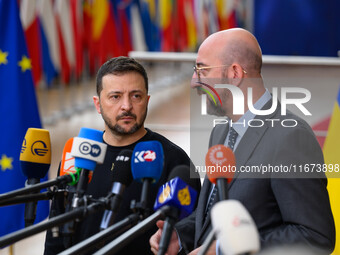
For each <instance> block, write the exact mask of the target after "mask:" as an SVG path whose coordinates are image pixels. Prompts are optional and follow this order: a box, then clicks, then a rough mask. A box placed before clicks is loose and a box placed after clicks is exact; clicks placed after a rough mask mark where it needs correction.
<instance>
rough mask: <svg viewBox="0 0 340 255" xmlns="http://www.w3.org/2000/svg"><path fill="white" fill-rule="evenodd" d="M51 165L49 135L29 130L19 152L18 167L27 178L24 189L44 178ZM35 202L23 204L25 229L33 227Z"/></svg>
mask: <svg viewBox="0 0 340 255" xmlns="http://www.w3.org/2000/svg"><path fill="white" fill-rule="evenodd" d="M50 164H51V141H50V133H49V132H48V130H46V129H40V128H29V129H28V130H27V131H26V135H25V138H24V141H23V143H22V147H21V152H20V166H21V171H22V173H23V174H24V175H25V176H26V177H27V181H26V183H25V187H30V186H33V185H34V184H37V183H39V182H40V179H41V178H44V177H45V175H46V174H47V172H48V169H49V168H50ZM36 209H37V202H28V203H26V204H25V216H24V217H25V227H27V226H30V225H33V223H34V220H35V217H36Z"/></svg>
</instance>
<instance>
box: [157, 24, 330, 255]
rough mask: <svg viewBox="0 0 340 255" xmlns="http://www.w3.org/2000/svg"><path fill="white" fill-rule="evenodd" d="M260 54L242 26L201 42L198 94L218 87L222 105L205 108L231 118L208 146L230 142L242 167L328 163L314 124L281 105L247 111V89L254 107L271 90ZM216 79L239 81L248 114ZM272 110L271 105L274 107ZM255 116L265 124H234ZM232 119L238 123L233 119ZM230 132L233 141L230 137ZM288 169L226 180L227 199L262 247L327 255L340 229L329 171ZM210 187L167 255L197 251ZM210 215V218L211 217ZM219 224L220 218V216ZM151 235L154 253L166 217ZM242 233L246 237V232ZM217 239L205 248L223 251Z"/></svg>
mask: <svg viewBox="0 0 340 255" xmlns="http://www.w3.org/2000/svg"><path fill="white" fill-rule="evenodd" d="M261 68H262V52H261V48H260V46H259V44H258V42H257V40H256V38H255V37H254V36H253V35H252V34H251V33H249V32H248V31H246V30H244V29H229V30H224V31H220V32H217V33H214V34H212V35H211V36H209V37H208V38H207V39H206V40H205V41H204V42H203V43H202V44H201V46H200V48H199V51H198V54H197V59H196V64H195V67H194V71H195V72H194V74H193V77H192V82H191V87H192V88H204V90H203V89H197V91H198V93H204V92H202V91H205V90H211V91H214V90H215V91H216V92H217V94H218V95H219V98H220V100H221V104H215V103H214V102H213V101H212V100H211V99H210V97H208V96H207V113H208V114H211V115H216V116H224V117H225V116H226V117H227V119H228V123H227V124H224V125H216V126H215V128H214V129H213V130H212V133H211V136H210V142H209V146H213V145H216V144H224V145H226V146H227V145H229V144H230V143H229V142H230V141H231V140H232V142H233V143H232V145H230V146H229V147H231V148H232V149H233V151H234V154H235V157H236V167H237V169H238V171H239V170H240V169H241V168H242V167H243V168H245V167H251V166H259V165H273V166H274V165H282V166H286V165H296V166H298V165H304V164H321V165H322V164H323V163H324V160H323V154H322V151H321V148H320V146H319V144H318V142H317V140H316V139H315V136H314V134H313V131H312V130H311V128H310V127H309V125H308V124H307V123H306V122H305V121H304V120H302V119H301V118H299V117H297V116H295V115H293V114H292V113H290V112H287V115H285V116H283V115H282V114H281V106H280V103H278V105H277V107H276V109H275V110H274V111H272V112H271V113H269V114H266V115H265V116H263V115H256V114H254V113H252V111H250V110H249V109H248V100H247V99H248V97H250V94H249V88H251V91H252V93H251V99H252V102H253V106H254V108H255V109H261V110H269V109H271V106H272V105H273V101H274V100H272V99H273V98H272V95H271V94H270V93H269V92H268V90H266V88H265V87H264V82H263V79H262V75H261ZM215 84H228V85H232V86H235V87H237V88H238V89H239V90H241V91H242V92H243V95H244V114H235V113H234V106H233V95H232V93H231V92H230V90H228V89H224V88H214V85H215ZM269 112H270V111H269ZM284 118H289V119H293V120H295V121H296V123H297V125H296V126H295V127H289V128H287V127H283V126H280V125H274V124H273V123H274V120H278V121H282V120H283V119H284ZM254 119H259V120H262V121H265V120H267V121H268V120H269V122H264V124H263V126H261V127H257V128H255V127H251V126H249V125H236V124H237V123H238V124H240V123H249V121H252V120H254ZM233 123H234V125H232V124H233ZM231 138H232V139H231ZM295 177H296V176H295V175H294V174H293V175H285V173H267V174H265V175H261V174H255V175H247V174H246V173H242V172H237V173H236V174H235V177H234V179H233V181H232V182H231V183H230V184H229V185H228V192H229V199H236V200H239V201H240V202H241V203H242V204H243V205H244V206H245V208H246V209H247V210H248V211H249V213H250V215H251V216H252V218H253V219H254V222H255V224H256V226H257V229H258V231H259V235H260V243H261V249H265V248H269V247H277V246H280V245H302V246H303V247H313V249H314V248H315V249H317V251H318V254H330V253H331V252H332V251H333V249H334V245H335V227H334V220H333V215H332V211H331V208H330V203H329V198H328V192H327V179H326V177H325V175H324V173H318V174H313V175H312V176H311V175H300V176H298V177H299V178H295ZM213 190H214V187H213V185H212V184H211V183H210V182H209V180H208V179H207V178H206V179H205V180H204V183H203V187H202V190H201V194H200V197H199V202H198V207H197V209H196V211H195V212H194V213H193V214H192V215H190V216H189V217H188V218H186V219H184V220H182V221H180V222H179V223H177V224H176V226H175V229H176V231H174V232H173V233H172V237H171V243H170V245H169V248H168V254H169V255H171V254H177V253H178V252H185V253H188V252H190V251H191V252H190V254H197V253H198V251H199V249H200V248H201V246H202V244H203V243H204V241H205V240H206V238H207V236H208V235H209V233H210V232H211V229H212V227H211V222H210V211H209V204H210V202H211V199H213V201H212V204H214V203H216V201H218V196H217V198H212V197H213V193H214V192H213ZM206 215H207V217H206ZM220 220H221V222H222V221H223V219H222V218H221V219H220ZM157 225H158V227H159V230H158V231H157V232H156V233H155V234H154V235H153V236H152V238H151V239H150V245H151V250H152V251H153V253H155V254H156V253H157V251H158V248H159V240H160V237H161V234H162V228H163V222H158V223H157ZM242 238H245V237H242ZM218 242H223V240H219V241H214V242H213V244H212V245H211V247H210V249H209V250H208V252H207V254H215V253H218V252H219V243H218Z"/></svg>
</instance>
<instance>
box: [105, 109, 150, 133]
mask: <svg viewBox="0 0 340 255" xmlns="http://www.w3.org/2000/svg"><path fill="white" fill-rule="evenodd" d="M101 112H102V118H103V120H104V122H105V124H106V126H107V127H108V128H109V129H110V131H111V133H113V134H115V135H121V136H125V135H131V134H133V133H135V132H137V131H138V130H139V129H141V128H142V127H143V126H144V121H145V119H146V113H147V108H146V109H145V111H144V112H143V113H142V116H141V120H140V122H136V123H135V124H134V125H133V126H132V127H131V128H129V129H128V130H125V129H124V128H123V127H122V126H121V125H119V124H118V123H116V124H113V123H112V121H111V120H110V118H109V117H107V116H106V114H104V113H103V110H102V109H101ZM127 116H129V117H132V118H134V119H135V120H137V116H136V115H135V114H133V113H131V112H123V113H122V114H120V115H118V116H117V117H116V121H117V122H118V121H119V120H120V119H121V118H123V117H127Z"/></svg>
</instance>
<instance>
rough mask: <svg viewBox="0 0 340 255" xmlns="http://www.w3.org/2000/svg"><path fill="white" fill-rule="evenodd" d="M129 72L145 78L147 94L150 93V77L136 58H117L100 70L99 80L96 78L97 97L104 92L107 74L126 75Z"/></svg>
mask: <svg viewBox="0 0 340 255" xmlns="http://www.w3.org/2000/svg"><path fill="white" fill-rule="evenodd" d="M129 72H137V73H139V74H140V75H142V76H143V78H144V83H145V88H146V92H148V91H149V84H148V82H149V81H148V75H147V73H146V71H145V69H144V67H143V66H142V65H141V64H140V63H138V62H137V61H136V60H135V59H134V58H130V57H123V56H121V57H116V58H111V59H110V60H108V61H106V62H105V63H104V64H103V65H102V66H101V67H100V68H99V70H98V72H97V78H96V89H97V95H98V96H99V95H100V92H101V91H102V90H103V84H102V80H103V77H104V76H105V75H107V74H114V75H120V74H126V73H129Z"/></svg>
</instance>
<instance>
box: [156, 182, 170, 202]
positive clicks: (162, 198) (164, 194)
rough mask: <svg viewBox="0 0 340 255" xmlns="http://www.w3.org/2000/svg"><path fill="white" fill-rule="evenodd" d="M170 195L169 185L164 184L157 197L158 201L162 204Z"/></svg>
mask: <svg viewBox="0 0 340 255" xmlns="http://www.w3.org/2000/svg"><path fill="white" fill-rule="evenodd" d="M169 196H170V186H169V184H166V187H165V188H164V189H163V192H162V193H161V194H160V195H159V197H158V202H159V203H161V204H163V203H164V202H165V200H167V199H168V197H169Z"/></svg>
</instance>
